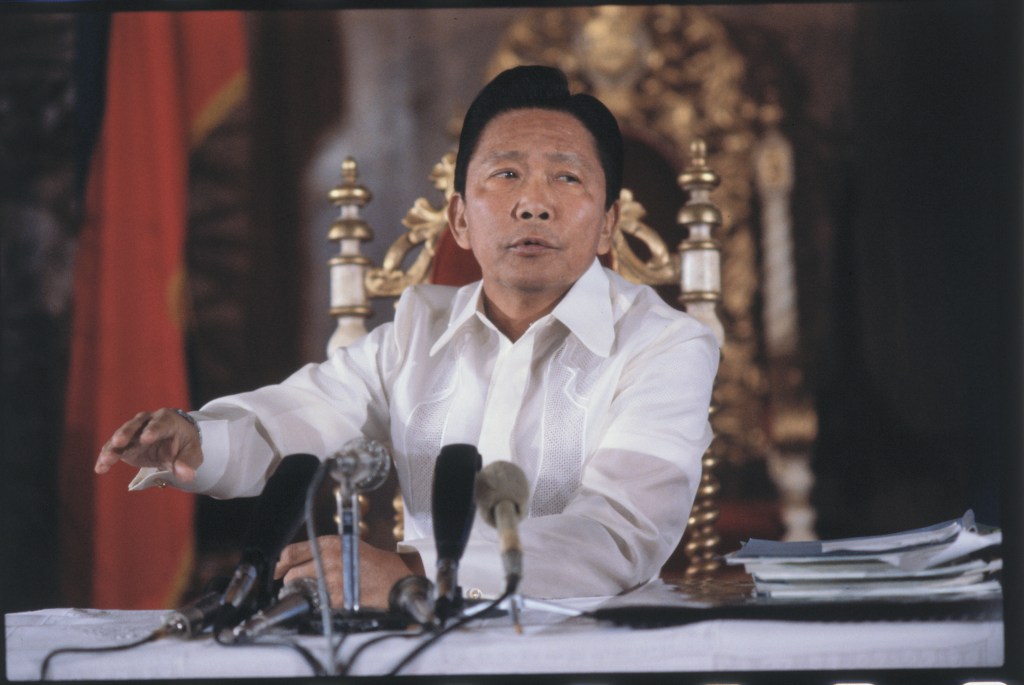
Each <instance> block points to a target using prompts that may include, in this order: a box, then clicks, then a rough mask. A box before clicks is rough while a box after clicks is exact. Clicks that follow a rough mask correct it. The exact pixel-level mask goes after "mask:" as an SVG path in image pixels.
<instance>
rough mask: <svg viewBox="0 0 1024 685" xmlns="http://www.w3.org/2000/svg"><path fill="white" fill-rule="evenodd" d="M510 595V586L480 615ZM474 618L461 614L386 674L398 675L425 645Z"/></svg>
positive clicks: (472, 615)
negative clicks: (461, 615) (456, 619)
mask: <svg viewBox="0 0 1024 685" xmlns="http://www.w3.org/2000/svg"><path fill="white" fill-rule="evenodd" d="M511 596H512V590H511V588H509V589H506V590H505V592H504V594H502V595H501V597H498V599H496V600H494V601H493V602H491V603H490V604H489V605H488V606H487V608H485V609H483V610H482V611H481V612H479V613H480V614H481V615H482V614H486V613H487V612H489V611H492V610H493V609H495V608H496V607H497V606H498V605H499V604H501V603H502V602H504V601H505V600H506V599H508V598H509V597H511ZM474 618H478V615H477V614H470V615H468V616H463V617H462V618H460V619H459V620H458V621H456V622H455V623H452V624H451V625H450V626H447V627H445V628H444V629H442V630H439V631H437V632H436V633H434V634H433V635H431V636H430V637H429V638H428V639H426V640H424V641H423V642H421V643H420V644H419V645H417V646H416V648H415V649H414V650H412V651H411V652H409V653H408V654H406V655H405V658H403V659H402V660H401V661H399V662H398V665H397V666H395V667H394V668H393V669H391V671H390V672H389V673H388V675H389V676H393V675H398V672H399V671H401V670H402V669H403V668H405V667H406V666H407V665H408V664H409V662H411V661H412V660H413V659H415V658H416V657H418V656H419V655H420V654H422V653H423V651H424V650H425V649H426V648H427V647H429V646H431V645H432V644H434V643H435V642H437V641H438V640H440V639H441V638H442V637H444V636H445V635H447V634H449V633H450V632H452V631H453V630H455V629H457V628H461V627H462V626H464V625H466V624H467V623H469V622H470V621H472V620H473V619H474Z"/></svg>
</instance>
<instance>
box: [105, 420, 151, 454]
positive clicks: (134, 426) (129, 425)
mask: <svg viewBox="0 0 1024 685" xmlns="http://www.w3.org/2000/svg"><path fill="white" fill-rule="evenodd" d="M150 418H152V414H150V413H149V412H147V411H142V412H139V413H138V414H136V415H135V416H134V417H132V418H131V419H129V420H128V421H126V422H125V423H124V425H122V426H121V427H120V428H118V429H117V430H116V431H114V434H113V435H112V436H111V437H110V446H111V447H114V448H125V447H127V446H128V445H130V444H131V443H132V441H133V440H135V439H136V438H137V437H138V434H139V432H140V431H141V430H142V429H143V428H144V427H145V426H146V424H147V423H148V422H149V420H150Z"/></svg>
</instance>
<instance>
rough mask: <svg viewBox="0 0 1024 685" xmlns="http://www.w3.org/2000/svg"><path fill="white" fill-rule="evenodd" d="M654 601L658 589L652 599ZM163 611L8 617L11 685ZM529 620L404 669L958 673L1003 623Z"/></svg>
mask: <svg viewBox="0 0 1024 685" xmlns="http://www.w3.org/2000/svg"><path fill="white" fill-rule="evenodd" d="M658 596H659V595H658V593H657V592H655V593H653V594H651V595H649V597H651V598H657V597H658ZM637 597H638V599H634V600H633V601H634V602H635V603H640V604H642V603H643V602H644V601H645V600H644V595H638V596H637ZM627 603H628V602H627ZM559 604H560V605H562V606H568V607H573V608H578V609H584V610H590V609H594V608H598V607H600V606H609V604H608V603H607V602H603V601H602V600H595V599H589V600H565V601H560V602H559ZM622 604H623V602H622V600H621V598H616V599H615V600H612V602H611V606H616V605H622ZM166 613H167V612H162V611H104V610H97V609H46V610H41V611H32V612H23V613H15V614H8V615H7V616H6V617H5V618H6V621H5V622H6V625H5V628H6V643H7V678H8V679H9V680H38V678H39V672H40V666H41V664H42V661H43V659H44V658H45V657H46V655H47V654H48V653H49V652H50V651H51V650H53V649H56V648H58V647H65V646H69V647H70V646H76V647H77V646H105V645H113V644H126V643H129V642H132V641H135V640H139V639H141V638H143V637H145V636H146V635H147V634H149V633H150V632H151V631H152V630H154V629H155V628H156V627H157V626H158V625H159V624H160V622H161V619H162V618H163V617H164V616H165V615H166ZM825 615H827V612H826V614H825ZM766 616H767V615H766ZM522 619H523V621H522V622H523V634H521V635H518V634H516V633H515V631H514V630H513V628H512V626H511V624H510V621H509V618H508V617H507V616H504V617H494V618H487V619H479V620H474V621H473V622H472V623H470V624H468V626H467V627H466V628H464V629H461V630H459V631H457V632H453V633H451V634H449V635H446V636H445V637H443V638H442V639H441V640H439V641H438V642H437V643H436V644H435V645H434V646H432V647H431V648H429V649H428V650H426V651H424V652H423V653H422V654H421V655H420V656H419V657H418V658H416V659H415V660H414V661H412V662H411V663H410V664H409V665H408V666H407V667H405V668H404V669H403V670H402V673H403V674H410V675H415V674H420V675H428V674H434V675H436V674H488V673H552V674H558V673H629V672H714V671H784V670H790V671H791V670H797V671H799V670H852V671H857V670H889V669H956V668H980V667H998V666H1001V665H1002V663H1003V655H1004V646H1003V627H1002V621H1001V620H1000V618H999V617H998V616H978V617H964V616H953V617H951V618H949V619H943V620H912V619H907V618H905V617H902V618H900V619H899V620H881V619H880V620H857V621H854V620H772V619H770V618H763V619H756V620H750V619H737V618H729V619H711V620H700V621H697V622H693V623H689V624H686V625H672V626H665V627H656V628H630V627H627V626H622V625H616V624H614V623H612V622H609V621H604V620H601V621H598V620H594V619H592V618H586V617H567V616H564V615H558V614H553V613H550V612H547V611H543V610H538V609H530V608H527V609H526V610H525V611H524V613H523V616H522ZM378 635H380V633H355V634H351V635H349V636H348V637H347V638H346V639H345V641H344V643H343V644H342V648H341V656H342V660H343V661H345V660H347V659H348V656H349V655H351V654H352V653H353V651H354V650H355V649H356V648H357V647H358V646H359V645H360V644H362V643H363V642H365V641H367V640H369V639H371V638H373V637H376V636H378ZM278 639H280V638H278ZM288 639H291V640H295V641H296V642H298V643H299V644H301V645H303V646H304V647H305V648H307V649H308V650H309V651H310V652H312V653H313V654H314V655H315V656H316V657H317V658H318V659H320V660H324V656H325V654H326V644H325V642H324V639H323V637H322V636H318V635H301V636H300V635H289V636H288ZM420 639H422V638H406V639H398V638H396V639H393V640H386V641H383V642H380V643H379V644H375V645H373V646H372V647H370V648H368V649H367V650H366V651H365V652H363V654H361V655H360V657H359V658H358V659H357V661H356V663H355V665H354V668H353V669H352V671H351V673H352V674H353V675H371V674H384V673H387V672H388V671H390V670H391V669H392V668H393V667H394V666H395V665H396V664H397V663H398V662H399V661H401V659H402V658H403V657H404V656H405V655H406V654H408V653H409V652H410V651H411V650H412V649H413V648H414V647H415V646H416V645H417V644H418V641H419V640H420ZM311 674H312V671H311V669H310V666H309V664H308V663H307V662H306V661H305V660H304V659H303V658H302V657H301V655H300V654H299V653H298V652H296V651H295V650H292V649H287V648H282V647H275V646H266V645H260V644H256V645H251V646H236V647H228V646H223V645H219V644H217V643H216V642H215V641H214V640H213V639H212V638H211V637H210V636H209V635H205V636H202V637H199V638H195V639H190V640H182V639H178V638H173V637H169V638H163V639H161V640H158V641H156V642H152V643H149V644H145V645H142V646H140V647H137V648H135V649H132V650H128V651H121V652H106V653H102V654H80V653H70V654H63V655H60V656H58V657H56V658H55V659H53V660H52V661H51V665H50V678H52V679H55V680H74V679H88V680H118V679H147V678H159V679H177V678H239V677H241V678H252V677H260V678H265V677H277V676H282V677H285V676H309V675H311Z"/></svg>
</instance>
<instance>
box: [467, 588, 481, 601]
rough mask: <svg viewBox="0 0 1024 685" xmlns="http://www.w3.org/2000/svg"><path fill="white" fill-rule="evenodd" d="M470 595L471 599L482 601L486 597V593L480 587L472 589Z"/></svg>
mask: <svg viewBox="0 0 1024 685" xmlns="http://www.w3.org/2000/svg"><path fill="white" fill-rule="evenodd" d="M468 594H469V598H470V599H481V598H483V596H484V593H483V592H481V590H480V588H478V587H475V588H471V589H470V591H469V593H468Z"/></svg>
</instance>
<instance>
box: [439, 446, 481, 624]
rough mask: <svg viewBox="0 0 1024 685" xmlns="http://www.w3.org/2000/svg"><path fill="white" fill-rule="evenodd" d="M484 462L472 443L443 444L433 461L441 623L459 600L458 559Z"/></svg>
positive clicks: (456, 606) (463, 546)
mask: <svg viewBox="0 0 1024 685" xmlns="http://www.w3.org/2000/svg"><path fill="white" fill-rule="evenodd" d="M482 463H483V460H482V458H481V457H480V453H479V452H478V451H477V449H476V447H474V446H473V445H462V444H455V445H445V446H444V447H442V448H441V453H440V454H439V455H437V463H435V464H434V488H433V493H432V496H433V499H432V501H431V514H432V517H433V524H434V543H435V545H436V546H437V601H436V602H435V605H434V611H435V613H436V614H437V617H438V618H440V619H441V621H442V622H443V621H444V620H445V619H446V618H448V617H450V616H452V615H454V614H455V612H456V610H457V609H458V608H459V604H460V603H461V599H462V598H461V595H460V591H459V587H458V569H459V559H461V558H462V553H463V552H464V551H465V550H466V542H467V541H468V540H469V532H470V530H471V529H472V528H473V514H474V506H473V482H474V480H475V479H476V474H477V472H478V471H479V470H480V467H481V465H482Z"/></svg>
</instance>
